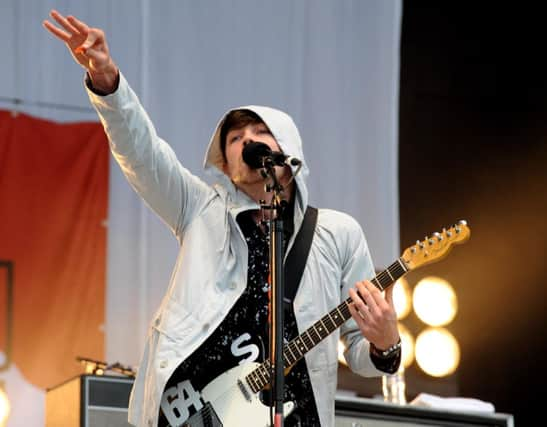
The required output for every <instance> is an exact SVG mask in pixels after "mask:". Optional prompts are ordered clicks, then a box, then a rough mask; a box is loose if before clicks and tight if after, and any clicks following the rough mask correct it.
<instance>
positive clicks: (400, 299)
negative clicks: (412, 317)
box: [393, 277, 412, 320]
mask: <svg viewBox="0 0 547 427" xmlns="http://www.w3.org/2000/svg"><path fill="white" fill-rule="evenodd" d="M411 299H412V298H411V295H410V287H409V286H408V282H407V280H406V279H405V278H404V277H401V278H400V279H399V280H397V281H396V282H395V285H393V303H394V304H395V312H396V313H397V319H399V320H401V319H404V318H405V317H406V316H408V313H410V310H411V309H412V302H411Z"/></svg>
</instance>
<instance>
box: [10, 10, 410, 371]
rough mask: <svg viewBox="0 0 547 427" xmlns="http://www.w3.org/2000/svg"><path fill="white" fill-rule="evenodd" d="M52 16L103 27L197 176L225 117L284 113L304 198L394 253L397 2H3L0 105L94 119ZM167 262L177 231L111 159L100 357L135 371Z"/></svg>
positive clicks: (378, 248)
mask: <svg viewBox="0 0 547 427" xmlns="http://www.w3.org/2000/svg"><path fill="white" fill-rule="evenodd" d="M51 8H55V9H57V10H59V11H60V12H61V13H64V14H74V15H75V16H78V17H79V18H81V19H82V20H84V21H86V22H87V23H88V24H90V25H92V26H96V27H100V28H102V29H104V30H105V32H106V35H107V37H108V40H109V44H110V49H111V53H112V55H113V56H114V58H115V60H116V62H117V64H118V65H119V66H120V68H121V69H122V71H123V73H124V74H125V76H126V77H127V79H128V81H129V82H130V84H131V85H132V87H133V88H134V90H135V91H136V92H137V94H138V95H139V96H140V98H141V101H142V103H143V104H144V106H145V108H146V109H147V111H148V112H149V114H150V116H151V118H152V121H153V122H154V123H155V125H156V128H157V129H158V133H159V134H160V135H161V136H162V137H163V138H164V139H166V140H167V141H169V142H170V143H171V145H172V146H173V147H174V149H175V151H176V152H177V153H178V155H179V158H180V159H181V161H182V162H183V163H184V165H185V166H186V167H188V168H189V169H190V170H192V171H194V172H195V173H196V174H198V175H200V176H203V174H202V159H203V155H204V151H205V147H206V144H207V143H208V140H209V138H210V136H211V133H212V130H213V127H214V125H215V124H216V122H217V121H218V119H219V118H220V116H221V115H222V114H223V112H224V111H225V110H226V109H228V108H230V107H234V106H239V105H245V104H263V105H269V106H273V107H276V108H279V109H282V110H284V111H286V112H288V113H289V114H290V115H291V116H292V117H293V118H294V120H295V122H296V124H297V126H298V127H299V129H300V132H301V135H302V138H303V141H304V150H305V153H306V158H307V160H308V163H309V166H310V170H311V175H310V180H309V189H310V202H311V203H312V204H313V205H315V206H318V207H330V208H335V209H339V210H342V211H345V212H348V213H350V214H352V215H353V216H355V218H356V219H357V220H358V221H359V222H360V224H361V225H362V226H363V228H364V230H365V233H366V236H367V239H368V242H369V246H370V248H371V251H372V255H373V260H374V261H375V264H376V266H377V267H378V268H380V267H385V266H387V265H389V264H390V263H391V262H392V261H393V260H394V259H395V258H396V257H397V256H398V255H399V216H398V154H397V146H398V133H397V129H398V88H399V39H400V27H401V18H402V0H389V1H387V0H300V1H296V0H258V1H255V0H231V1H227V0H207V1H190V0H185V1H182V0H179V1H176V0H164V1H161V2H154V1H151V0H116V1H111V0H94V1H92V2H90V1H85V0H64V1H61V0H58V1H53V0H50V1H47V0H5V1H2V2H0V51H1V52H2V55H3V65H2V67H0V108H4V109H18V110H21V111H24V112H27V113H30V114H32V115H35V116H38V117H42V118H48V119H53V120H59V121H74V120H77V121H82V120H85V121H89V120H93V121H96V120H97V117H96V115H95V113H94V111H92V110H91V109H90V107H89V103H88V100H87V97H86V95H85V93H84V90H83V85H82V80H83V72H82V71H83V70H82V69H81V68H79V66H78V65H76V64H75V63H74V62H73V61H72V58H71V57H70V55H69V53H68V51H66V49H64V47H63V46H62V44H61V43H59V42H58V41H57V40H55V39H53V37H51V36H50V35H49V34H48V33H47V32H46V31H45V30H44V29H43V28H42V26H41V21H42V20H43V19H44V18H46V17H47V14H48V12H49V10H50V9H51ZM15 99H17V100H20V101H21V102H20V103H18V104H15V103H14V102H13V100H15ZM176 253H177V248H176V241H175V239H174V238H173V236H172V235H171V234H170V233H169V232H168V231H167V229H166V228H165V227H164V226H163V224H162V223H161V222H160V221H159V220H158V219H157V218H156V217H155V215H154V214H153V213H152V212H151V211H149V209H148V208H147V207H146V206H145V205H144V204H143V203H142V202H141V200H140V199H139V198H138V197H137V196H136V195H135V194H134V193H133V191H132V190H131V189H130V187H129V185H128V184H127V183H126V181H125V179H124V178H123V176H122V175H121V173H120V172H119V169H118V167H117V165H115V164H114V163H113V162H112V163H111V174H110V198H109V218H108V266H107V271H108V275H107V307H106V313H107V314H106V323H105V339H106V356H105V357H106V358H107V360H108V361H111V362H113V361H120V362H121V363H124V364H132V365H136V364H137V362H138V359H139V356H140V353H141V350H142V346H143V340H144V337H145V331H146V327H147V324H148V321H149V319H150V318H151V315H152V313H153V312H154V310H155V309H156V307H157V305H158V303H159V300H160V298H161V296H162V294H163V292H164V290H165V289H166V286H167V282H168V280H169V276H170V273H171V269H172V267H173V264H174V260H175V256H176Z"/></svg>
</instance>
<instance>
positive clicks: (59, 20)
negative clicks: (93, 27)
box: [49, 10, 80, 35]
mask: <svg viewBox="0 0 547 427" xmlns="http://www.w3.org/2000/svg"><path fill="white" fill-rule="evenodd" d="M49 15H50V16H51V17H52V18H53V19H54V20H55V22H57V23H58V24H59V25H60V26H61V27H63V28H64V29H65V30H66V31H68V32H69V33H70V34H72V35H79V34H80V31H78V30H77V29H76V27H74V26H73V25H72V24H71V23H70V22H69V21H68V20H67V19H66V18H65V17H64V16H63V15H61V14H60V13H59V12H57V11H56V10H52V11H51V12H50V14H49Z"/></svg>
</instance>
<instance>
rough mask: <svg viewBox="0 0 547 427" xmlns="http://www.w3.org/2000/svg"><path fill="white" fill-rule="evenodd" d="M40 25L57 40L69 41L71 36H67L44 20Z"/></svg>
mask: <svg viewBox="0 0 547 427" xmlns="http://www.w3.org/2000/svg"><path fill="white" fill-rule="evenodd" d="M42 25H43V26H44V27H45V28H46V30H48V31H49V32H50V33H51V34H53V35H54V36H55V37H57V38H58V39H60V40H62V41H64V42H68V41H69V40H70V37H71V35H70V34H68V33H67V32H66V31H63V30H61V29H60V28H57V27H56V26H55V25H53V24H52V23H51V22H49V21H47V20H44V21H43V22H42Z"/></svg>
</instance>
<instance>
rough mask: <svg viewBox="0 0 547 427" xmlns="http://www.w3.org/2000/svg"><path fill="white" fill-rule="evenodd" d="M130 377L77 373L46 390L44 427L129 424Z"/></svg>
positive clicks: (124, 426)
mask: <svg viewBox="0 0 547 427" xmlns="http://www.w3.org/2000/svg"><path fill="white" fill-rule="evenodd" d="M132 386H133V379H132V378H126V377H118V376H106V375H105V376H99V375H80V376H78V377H75V378H72V379H70V380H68V381H66V382H64V383H62V384H60V385H58V386H56V387H53V388H51V389H48V390H47V392H46V427H131V425H130V424H129V423H128V422H127V407H128V405H129V394H130V393H131V387H132Z"/></svg>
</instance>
